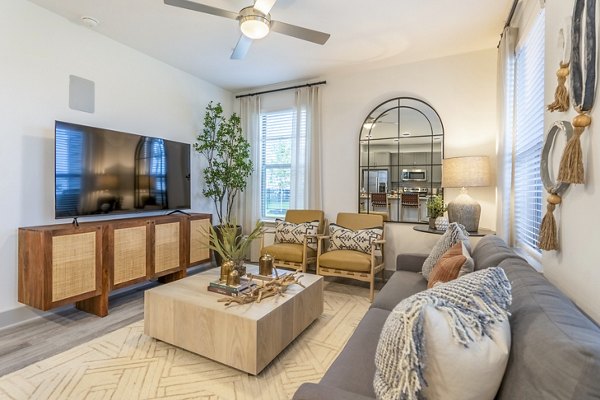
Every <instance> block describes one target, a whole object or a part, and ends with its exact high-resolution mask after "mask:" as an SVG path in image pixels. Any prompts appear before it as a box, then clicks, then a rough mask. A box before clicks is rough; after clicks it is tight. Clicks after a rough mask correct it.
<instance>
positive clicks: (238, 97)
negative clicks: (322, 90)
mask: <svg viewBox="0 0 600 400" xmlns="http://www.w3.org/2000/svg"><path fill="white" fill-rule="evenodd" d="M325 84H327V81H321V82H315V83H306V84H304V85H297V86H289V87H284V88H281V89H273V90H265V91H262V92H256V93H248V94H241V95H239V96H235V98H236V99H240V98H242V97H248V96H258V95H259V94H266V93H275V92H282V91H284V90H291V89H299V88H303V87H311V86H317V85H325Z"/></svg>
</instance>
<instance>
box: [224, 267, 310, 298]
mask: <svg viewBox="0 0 600 400" xmlns="http://www.w3.org/2000/svg"><path fill="white" fill-rule="evenodd" d="M300 272H301V271H300V270H298V271H295V272H293V273H291V274H286V275H283V276H282V277H277V278H274V279H272V280H270V281H260V282H261V283H259V284H258V285H257V286H255V287H254V288H252V289H251V290H250V291H249V292H248V293H244V294H242V295H239V296H237V297H224V298H221V299H219V300H218V301H219V302H222V303H225V305H226V306H229V305H232V304H248V303H254V302H256V303H260V302H261V301H262V300H264V299H266V298H269V297H273V296H284V293H285V291H286V290H287V288H288V287H289V286H290V285H300V286H302V287H305V286H304V285H303V284H302V283H301V282H300V279H301V278H302V277H303V275H300ZM248 279H250V280H252V274H249V275H248Z"/></svg>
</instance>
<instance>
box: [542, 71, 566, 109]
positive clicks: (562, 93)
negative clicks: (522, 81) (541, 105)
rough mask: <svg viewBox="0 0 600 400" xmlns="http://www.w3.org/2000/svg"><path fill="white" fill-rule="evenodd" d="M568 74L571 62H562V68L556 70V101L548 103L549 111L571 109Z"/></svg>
mask: <svg viewBox="0 0 600 400" xmlns="http://www.w3.org/2000/svg"><path fill="white" fill-rule="evenodd" d="M567 76H569V63H563V62H562V61H561V62H560V68H559V69H558V71H556V77H557V78H558V85H557V86H556V91H555V92H554V101H553V102H552V103H550V104H548V107H547V108H548V111H550V112H554V111H560V112H565V111H567V110H568V109H569V91H568V90H567V86H566V85H565V83H566V82H567Z"/></svg>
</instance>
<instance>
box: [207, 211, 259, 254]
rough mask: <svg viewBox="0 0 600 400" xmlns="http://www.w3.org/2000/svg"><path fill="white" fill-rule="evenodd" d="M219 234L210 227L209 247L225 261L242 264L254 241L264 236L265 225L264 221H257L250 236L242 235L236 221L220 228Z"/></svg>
mask: <svg viewBox="0 0 600 400" xmlns="http://www.w3.org/2000/svg"><path fill="white" fill-rule="evenodd" d="M218 228H219V232H217V230H216V229H215V228H214V227H212V226H211V227H210V233H209V238H210V240H209V243H208V247H209V248H210V249H211V250H213V251H216V252H217V253H219V255H220V256H221V257H222V258H223V260H231V261H233V262H234V263H240V262H242V261H243V260H244V256H245V255H246V252H247V251H248V248H249V247H250V245H251V244H252V241H253V240H254V239H258V238H260V237H261V236H262V234H263V231H264V229H263V228H264V224H263V222H262V221H256V225H255V226H254V229H253V230H252V232H250V234H249V235H243V236H242V235H240V234H239V230H238V227H237V226H236V223H235V221H234V222H232V223H226V224H223V225H221V226H219V227H218Z"/></svg>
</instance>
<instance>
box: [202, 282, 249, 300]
mask: <svg viewBox="0 0 600 400" xmlns="http://www.w3.org/2000/svg"><path fill="white" fill-rule="evenodd" d="M254 286H256V283H254V282H252V281H250V280H248V279H244V278H242V279H241V281H240V284H239V285H232V286H230V285H227V284H226V283H224V282H221V281H219V280H216V281H212V282H210V284H209V285H208V291H209V292H215V293H219V294H224V295H226V296H239V295H240V294H244V293H246V292H248V291H250V289H251V288H253V287H254Z"/></svg>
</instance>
